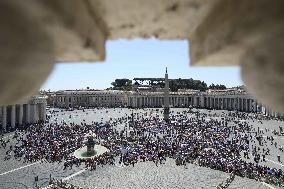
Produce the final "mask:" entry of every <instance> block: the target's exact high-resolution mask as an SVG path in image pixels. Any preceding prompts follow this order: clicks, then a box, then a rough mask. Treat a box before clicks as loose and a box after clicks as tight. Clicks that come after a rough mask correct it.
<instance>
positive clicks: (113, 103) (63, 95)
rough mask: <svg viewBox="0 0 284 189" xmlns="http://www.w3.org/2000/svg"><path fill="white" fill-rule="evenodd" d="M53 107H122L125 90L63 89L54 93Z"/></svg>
mask: <svg viewBox="0 0 284 189" xmlns="http://www.w3.org/2000/svg"><path fill="white" fill-rule="evenodd" d="M55 94H56V97H55V102H54V104H55V107H58V108H78V107H124V106H127V92H125V91H117V90H104V91H98V90H72V91H70V90H65V91H58V92H56V93H55Z"/></svg>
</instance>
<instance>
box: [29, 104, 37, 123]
mask: <svg viewBox="0 0 284 189" xmlns="http://www.w3.org/2000/svg"><path fill="white" fill-rule="evenodd" d="M30 108H31V109H30V122H31V123H36V105H35V104H31V105H30Z"/></svg>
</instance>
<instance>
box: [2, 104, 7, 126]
mask: <svg viewBox="0 0 284 189" xmlns="http://www.w3.org/2000/svg"><path fill="white" fill-rule="evenodd" d="M2 129H3V130H4V131H6V129H7V106H2Z"/></svg>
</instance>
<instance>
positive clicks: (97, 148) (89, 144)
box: [74, 133, 109, 159]
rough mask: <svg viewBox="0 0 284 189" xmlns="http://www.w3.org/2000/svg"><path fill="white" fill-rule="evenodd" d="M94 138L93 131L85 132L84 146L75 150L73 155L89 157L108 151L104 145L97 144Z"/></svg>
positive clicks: (82, 157)
mask: <svg viewBox="0 0 284 189" xmlns="http://www.w3.org/2000/svg"><path fill="white" fill-rule="evenodd" d="M95 138H96V135H95V134H94V133H89V134H87V135H86V141H85V142H84V144H85V146H83V147H82V148H79V149H78V150H76V151H75V152H74V156H75V157H76V158H78V159H89V158H93V157H96V156H99V155H102V154H104V153H105V152H109V150H108V149H107V148H106V147H104V146H101V145H98V142H97V140H96V139H95Z"/></svg>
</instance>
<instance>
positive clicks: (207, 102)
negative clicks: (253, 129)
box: [128, 93, 263, 112]
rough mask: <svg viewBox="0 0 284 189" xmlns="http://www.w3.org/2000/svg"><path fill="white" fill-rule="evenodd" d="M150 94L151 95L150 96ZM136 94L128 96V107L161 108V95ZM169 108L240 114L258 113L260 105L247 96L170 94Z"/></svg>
mask: <svg viewBox="0 0 284 189" xmlns="http://www.w3.org/2000/svg"><path fill="white" fill-rule="evenodd" d="M150 94H151V95H150ZM150 94H149V93H148V94H147V93H140V94H138V93H136V94H132V95H129V97H128V106H129V107H133V108H142V107H163V105H164V97H163V94H162V93H156V95H154V94H155V93H150ZM169 101H170V106H171V107H195V108H206V109H220V110H236V111H241V112H260V111H262V109H263V106H262V105H261V104H258V103H257V101H256V100H255V99H254V98H252V97H251V96H249V95H195V94H189V95H178V94H170V97H169Z"/></svg>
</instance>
